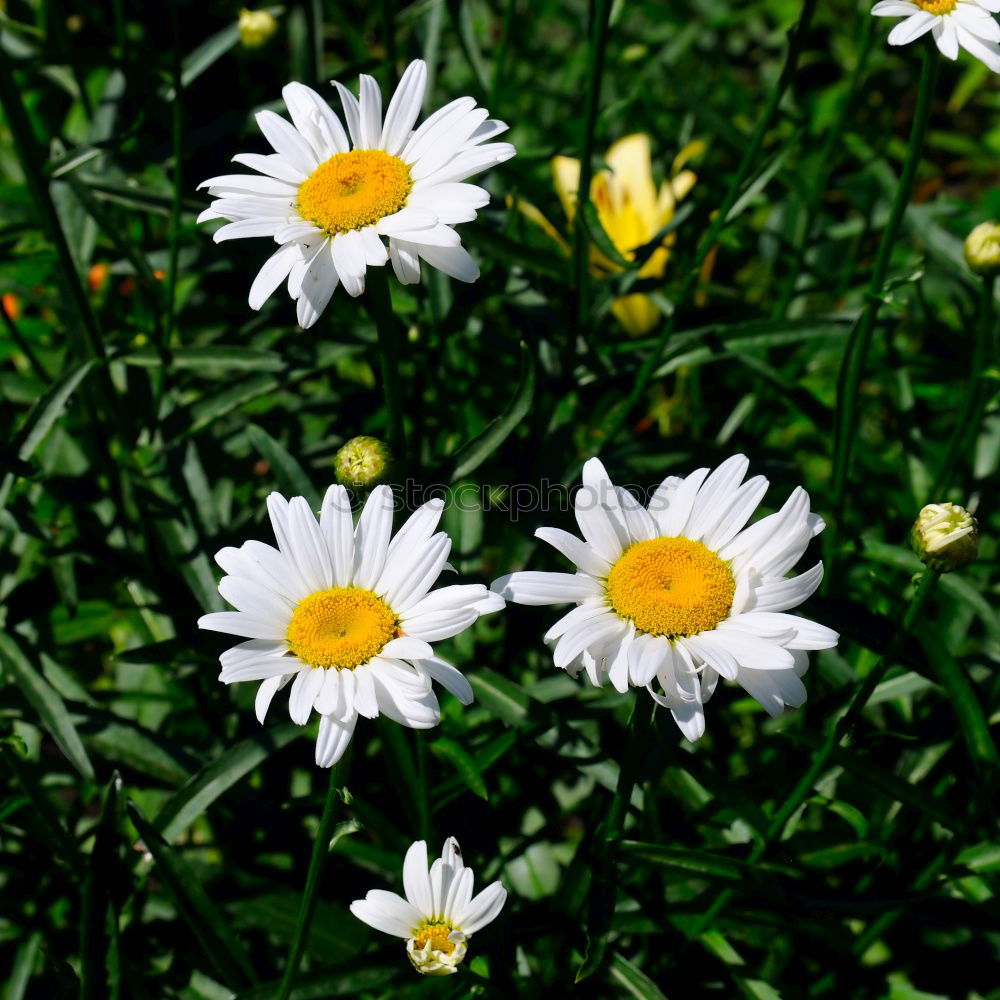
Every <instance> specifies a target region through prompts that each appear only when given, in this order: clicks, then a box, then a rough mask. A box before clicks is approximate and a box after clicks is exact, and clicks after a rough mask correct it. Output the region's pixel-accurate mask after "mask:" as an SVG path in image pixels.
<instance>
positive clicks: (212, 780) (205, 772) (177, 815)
mask: <svg viewBox="0 0 1000 1000" xmlns="http://www.w3.org/2000/svg"><path fill="white" fill-rule="evenodd" d="M301 731H302V729H301V727H300V726H293V725H291V724H289V725H285V726H279V727H278V728H277V729H269V730H265V731H264V732H262V733H260V734H259V735H258V736H254V737H252V738H251V739H248V740H244V741H243V742H242V743H237V744H236V746H234V747H231V748H230V749H229V750H227V751H226V752H225V753H224V754H222V755H221V756H220V757H218V758H216V760H214V761H213V762H212V763H211V764H209V765H208V766H207V767H204V768H202V770H201V771H199V772H198V773H197V774H195V775H193V776H192V777H191V778H190V779H189V780H188V782H187V783H186V784H185V785H184V786H183V787H182V788H180V789H179V790H178V791H177V793H176V794H175V795H173V796H172V797H171V798H169V799H168V800H167V801H166V803H165V804H164V806H163V808H162V809H161V810H160V812H159V814H158V815H157V817H156V819H155V820H153V825H154V826H155V827H156V828H157V829H158V830H159V831H160V833H162V834H163V837H164V839H165V840H168V841H172V840H176V838H177V837H178V836H180V834H181V833H183V832H184V831H185V830H186V829H187V828H188V827H189V826H190V825H191V824H192V823H193V822H194V821H195V820H196V819H197V818H198V817H199V816H200V815H201V814H202V813H203V812H205V810H206V809H207V808H208V807H209V806H210V805H211V804H212V803H213V802H215V800H216V799H218V798H219V797H220V796H221V795H223V794H224V793H225V792H226V791H228V790H229V789H230V788H232V787H233V785H235V784H236V783H237V782H238V781H239V780H240V779H241V778H243V777H244V775H246V774H249V772H250V771H252V770H253V769H254V768H255V767H256V766H257V765H258V764H260V763H261V762H262V761H264V760H266V759H267V758H268V757H269V756H270V755H271V754H272V753H274V752H275V751H276V750H280V749H281V748H282V747H284V746H286V745H287V744H289V743H290V742H291V741H292V740H293V739H294V738H295V737H296V736H297V735H298V734H299V733H301Z"/></svg>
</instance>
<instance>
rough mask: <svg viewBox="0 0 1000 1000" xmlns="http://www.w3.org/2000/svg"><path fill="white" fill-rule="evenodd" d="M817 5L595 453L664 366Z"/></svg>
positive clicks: (797, 32) (809, 6)
mask: <svg viewBox="0 0 1000 1000" xmlns="http://www.w3.org/2000/svg"><path fill="white" fill-rule="evenodd" d="M816 3H817V0H805V2H804V3H803V5H802V15H801V17H800V18H799V21H798V24H797V25H796V27H795V29H794V30H793V31H792V32H791V33H790V34H789V39H788V51H787V53H786V54H785V63H784V65H783V66H782V68H781V75H780V76H779V77H778V82H777V84H775V87H774V89H773V90H772V91H771V96H770V97H769V98H768V102H767V104H766V105H765V107H764V110H763V111H762V112H761V116H760V118H759V119H758V121H757V125H756V126H755V127H754V130H753V134H752V135H751V136H750V141H749V143H748V144H747V146H746V150H745V151H744V153H743V158H742V159H741V160H740V164H739V166H738V167H737V168H736V173H735V174H734V175H733V177H732V180H731V181H730V182H729V187H728V189H727V191H726V194H725V197H724V198H723V199H722V204H721V205H720V206H719V209H718V211H717V212H716V213H715V217H714V218H713V219H712V222H711V224H710V225H709V227H708V230H707V232H706V233H705V235H704V237H703V238H702V240H701V242H700V243H699V244H698V251H697V253H696V254H695V257H694V261H693V262H692V265H691V267H690V269H689V271H688V273H687V275H686V277H685V279H684V282H683V283H682V285H681V287H680V290H679V292H678V294H677V296H676V297H675V299H674V309H673V312H672V313H671V314H670V315H669V316H668V317H667V318H666V320H665V321H664V323H663V326H662V328H661V330H660V335H659V337H657V339H656V343H655V344H654V345H653V349H652V350H651V351H650V352H649V354H648V355H647V356H646V360H645V361H644V362H643V364H642V367H641V368H640V369H639V374H638V375H637V376H636V379H635V382H634V383H633V385H632V391H631V392H630V393H629V395H628V398H627V399H626V400H625V402H624V403H623V404H622V405H620V406H619V407H617V408H616V409H615V410H614V411H613V413H612V414H611V415H610V416H609V417H608V419H607V420H606V421H605V423H604V427H603V428H602V429H603V431H604V433H603V434H597V435H594V445H593V453H595V454H596V453H597V451H599V450H600V449H601V447H602V446H603V444H604V442H605V441H606V440H608V439H610V438H612V437H614V435H615V434H617V433H618V431H619V430H621V428H622V426H623V425H624V424H625V422H626V421H627V420H628V416H629V414H630V413H631V412H632V410H633V408H634V407H635V406H636V404H637V403H638V402H639V400H640V399H642V397H643V395H644V394H645V392H646V389H647V388H648V387H649V383H650V381H651V380H652V378H653V375H654V373H655V372H656V369H657V367H658V366H659V364H660V359H661V358H662V356H663V351H664V349H665V348H666V346H667V341H668V340H669V339H670V335H671V334H672V333H673V330H674V323H675V321H676V317H677V315H678V313H680V312H681V310H682V309H683V308H684V306H686V305H687V303H688V301H689V300H690V298H691V296H692V294H693V293H694V291H695V288H696V287H697V285H698V281H699V278H700V274H701V268H702V265H703V264H704V263H705V260H706V259H707V258H708V255H709V254H710V253H711V252H712V249H713V248H714V247H715V245H716V243H717V242H718V239H719V236H720V235H721V234H722V231H723V229H725V227H726V225H727V224H728V222H729V213H730V211H732V208H733V206H734V205H735V204H736V199H737V198H738V197H739V195H740V190H741V188H742V187H743V184H744V182H745V181H746V179H747V177H749V175H750V172H751V170H752V169H753V166H754V164H755V163H756V161H757V156H758V154H759V153H760V149H761V146H762V145H763V143H764V138H765V136H766V135H767V132H768V129H770V127H771V123H772V121H773V120H774V116H775V115H776V114H777V111H778V105H779V104H780V103H781V99H782V97H784V95H785V91H786V90H788V88H789V86H790V85H791V82H792V79H793V78H794V76H795V71H796V69H797V68H798V64H799V57H800V56H801V54H802V47H803V45H804V43H805V39H806V37H807V35H808V33H809V28H810V25H811V23H812V17H813V13H814V12H815V9H816Z"/></svg>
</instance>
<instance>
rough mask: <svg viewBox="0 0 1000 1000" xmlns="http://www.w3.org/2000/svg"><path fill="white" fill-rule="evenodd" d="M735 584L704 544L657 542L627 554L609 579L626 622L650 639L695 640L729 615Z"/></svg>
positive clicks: (640, 544)
mask: <svg viewBox="0 0 1000 1000" xmlns="http://www.w3.org/2000/svg"><path fill="white" fill-rule="evenodd" d="M735 592H736V582H735V581H734V580H733V573H732V570H730V568H729V566H728V565H727V564H726V563H724V562H723V561H722V560H721V559H720V558H719V557H718V556H717V555H716V554H715V553H714V552H712V551H711V550H710V549H707V548H706V547H705V546H704V545H702V544H701V542H693V541H691V539H690V538H654V539H652V540H651V541H648V542H638V543H636V544H635V545H632V546H631V547H630V548H628V549H626V551H625V553H624V555H622V556H621V557H620V558H619V559H618V561H617V562H616V563H615V564H614V566H612V567H611V572H610V573H609V574H608V598H609V599H610V601H611V607H612V609H613V610H614V612H615V613H616V614H617V615H618V616H619V617H621V618H626V619H628V620H629V621H632V622H634V623H635V627H636V628H637V629H638V630H639V631H640V632H646V633H648V634H649V635H657V636H665V637H666V638H668V639H674V638H676V637H677V636H685V635H696V634H697V633H698V632H705V631H707V630H709V629H713V628H715V626H716V625H718V624H719V622H721V621H722V620H723V618H725V617H726V616H727V615H728V614H729V609H730V608H731V607H732V605H733V594H734V593H735Z"/></svg>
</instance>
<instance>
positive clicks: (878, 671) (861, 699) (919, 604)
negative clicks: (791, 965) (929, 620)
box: [691, 569, 941, 939]
mask: <svg viewBox="0 0 1000 1000" xmlns="http://www.w3.org/2000/svg"><path fill="white" fill-rule="evenodd" d="M940 577H941V574H940V572H939V571H938V570H934V569H926V570H924V572H923V574H922V575H921V577H920V580H919V581H918V582H917V586H916V589H915V590H914V592H913V597H911V598H910V603H909V606H908V607H907V609H906V613H905V614H904V616H903V621H902V623H901V624H900V626H899V627H898V628H897V629H896V631H895V633H894V634H893V636H892V639H891V640H890V641H889V645H888V646H887V647H886V650H885V652H884V653H883V654H882V656H881V658H880V659H878V660H876V661H875V663H874V664H873V665H872V668H871V670H869V671H868V673H867V674H866V675H865V679H864V681H862V683H861V686H860V687H859V688H858V690H857V691H856V692H855V694H854V697H853V698H852V699H851V703H850V705H849V706H848V708H847V711H846V712H845V713H844V714H843V715H842V716H841V717H840V718H839V719H838V720H837V722H836V724H835V725H834V726H833V728H832V729H831V730H830V732H829V734H828V735H827V738H826V741H825V742H824V743H823V745H822V746H821V747H820V748H819V750H818V751H817V752H816V755H815V756H814V757H813V761H812V764H810V766H809V769H808V770H807V771H806V773H805V774H804V775H802V777H801V778H800V779H799V781H798V782H797V783H796V785H795V788H794V789H792V791H791V793H790V794H789V795H788V796H787V797H786V798H785V801H784V803H783V804H782V806H781V808H780V809H779V810H778V811H777V812H776V813H775V814H774V817H773V818H772V819H771V822H770V823H769V824H768V826H767V829H766V830H765V832H764V836H763V838H762V839H761V840H759V841H758V842H757V843H756V844H755V845H754V849H753V850H752V851H751V852H750V857H749V858H748V859H747V860H748V862H749V863H750V864H756V863H757V862H758V861H760V860H761V858H762V857H763V856H764V854H765V853H766V852H767V850H768V848H769V847H770V846H771V844H772V843H773V842H774V841H775V840H776V839H777V838H778V837H780V836H781V833H782V831H783V830H784V829H785V825H786V824H787V823H788V821H789V820H790V819H791V818H792V816H793V815H794V814H795V811H796V810H797V809H798V808H799V807H800V806H801V805H802V803H803V802H805V800H806V799H807V798H808V797H809V795H810V794H811V793H812V789H813V785H814V784H815V783H816V780H817V779H818V778H819V777H820V775H821V774H822V773H823V772H824V770H826V767H827V765H828V764H829V761H830V758H831V757H832V756H833V754H834V752H835V751H836V749H837V748H838V747H839V746H840V745H841V744H842V743H844V742H848V741H850V739H851V738H852V737H853V735H854V731H855V729H856V728H857V725H858V722H860V721H861V716H862V714H863V712H864V710H865V706H866V705H867V704H868V699H869V698H871V696H872V694H873V692H874V691H875V688H876V687H878V685H879V684H880V683H881V681H882V679H883V678H884V677H885V675H886V673H887V672H888V670H889V669H890V668H891V667H892V666H893V664H894V663H895V662H896V658H897V657H898V655H899V653H900V651H901V650H902V648H903V646H904V645H905V643H906V641H907V639H909V637H910V636H911V635H912V634H913V631H914V629H915V628H916V627H917V624H918V623H919V622H920V617H921V615H922V614H923V610H924V608H925V607H926V605H927V600H928V598H929V597H930V596H931V594H932V593H933V591H934V589H935V587H936V586H937V582H938V580H939V579H940ZM734 895H735V893H734V891H733V890H732V889H725V890H724V891H723V892H722V893H720V894H719V896H718V897H716V899H715V900H714V901H713V903H712V905H711V906H710V907H709V908H708V910H706V911H705V913H704V914H703V915H702V916H701V918H700V919H699V920H698V922H697V923H696V924H695V925H694V927H693V928H692V930H691V937H692V939H694V938H697V937H698V936H699V935H701V934H703V933H705V931H707V930H708V929H709V928H710V927H711V926H712V924H713V923H714V922H715V918H716V917H718V915H719V914H720V913H721V912H722V911H723V910H724V909H725V907H726V906H727V904H728V903H729V901H730V900H731V899H732V898H733V896H734Z"/></svg>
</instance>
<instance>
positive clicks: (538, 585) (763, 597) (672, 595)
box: [492, 455, 838, 740]
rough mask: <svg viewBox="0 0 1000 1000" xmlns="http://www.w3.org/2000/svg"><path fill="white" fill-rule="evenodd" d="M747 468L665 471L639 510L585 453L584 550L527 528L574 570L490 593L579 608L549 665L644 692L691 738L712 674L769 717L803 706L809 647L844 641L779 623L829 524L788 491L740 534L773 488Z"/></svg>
mask: <svg viewBox="0 0 1000 1000" xmlns="http://www.w3.org/2000/svg"><path fill="white" fill-rule="evenodd" d="M748 466H749V462H748V461H747V459H746V458H745V457H744V456H743V455H735V456H733V457H732V458H729V459H727V460H726V461H725V462H723V463H722V465H720V466H719V467H718V468H717V469H716V470H715V471H714V472H712V473H711V474H709V470H708V469H698V470H696V471H695V472H692V473H691V474H690V475H689V476H687V477H686V478H684V479H679V478H677V477H676V476H670V477H668V478H667V479H664V480H663V482H662V483H661V485H660V487H659V488H658V489H657V490H656V492H655V494H654V495H653V498H652V500H651V501H650V503H649V506H648V508H646V507H643V506H642V504H640V503H639V501H638V500H637V499H636V498H635V497H634V496H633V495H632V494H631V493H629V492H628V491H627V490H624V489H621V488H620V487H616V486H614V485H613V484H612V483H611V481H610V479H608V475H607V473H606V472H605V471H604V466H603V465H602V464H601V463H600V462H599V461H598V460H597V459H596V458H593V459H591V460H590V461H589V462H587V464H586V465H585V466H584V467H583V486H584V488H583V489H581V490H580V491H579V492H578V493H577V495H576V519H577V523H578V524H579V526H580V530H581V531H582V532H583V541H581V540H580V539H579V538H577V537H576V536H575V535H572V534H570V533H569V532H566V531H562V530H561V529H559V528H539V529H538V530H537V531H536V532H535V535H536V537H538V538H541V539H542V540H543V541H545V542H548V543H549V544H550V545H552V546H553V547H554V548H556V549H558V550H559V552H561V553H562V554H563V555H564V556H566V557H567V558H568V559H570V560H571V561H572V562H573V563H575V564H576V572H575V573H536V572H523V573H513V574H511V575H510V576H505V577H501V578H500V579H499V580H497V581H496V582H495V583H494V584H493V588H492V589H493V590H494V591H495V592H496V593H498V594H501V595H503V596H504V597H505V598H506V599H507V600H509V601H515V602H517V603H519V604H568V603H573V604H576V605H577V606H576V607H575V608H574V609H573V610H572V611H570V612H569V614H567V615H565V616H564V617H563V618H561V619H560V620H559V621H558V622H556V624H555V625H554V626H553V627H552V628H551V629H549V631H548V632H547V633H546V634H545V641H546V642H549V643H554V644H555V648H554V650H553V659H554V661H555V665H556V666H557V667H562V668H564V669H565V670H567V671H568V672H569V673H570V674H571V675H573V676H574V677H575V676H577V675H578V674H579V673H580V671H581V670H585V671H586V673H587V676H588V677H589V678H590V681H591V683H593V684H594V685H601V684H602V683H603V682H604V678H605V677H607V678H608V679H609V680H610V681H611V684H612V685H613V686H614V687H615V689H616V690H618V691H620V692H622V693H624V692H625V691H627V690H628V688H629V687H630V686H636V687H638V686H645V687H646V688H647V689H648V690H649V693H650V694H651V695H652V696H653V698H654V699H655V700H656V702H657V703H658V704H660V705H663V706H664V707H666V708H669V709H670V711H671V712H672V713H673V717H674V720H675V721H676V722H677V725H678V726H679V727H680V729H681V731H682V732H683V733H684V735H685V736H686V737H687V738H688V739H690V740H696V739H698V738H699V737H700V736H701V735H702V734H703V733H704V732H705V715H704V707H703V706H704V703H705V702H706V701H708V699H709V698H710V697H711V696H712V694H713V693H714V691H715V688H716V685H717V684H718V682H719V678H720V677H724V678H725V679H726V680H730V681H736V682H737V683H738V684H740V685H741V686H742V687H743V688H744V690H746V692H747V693H748V694H750V695H751V696H752V697H754V698H755V699H756V700H757V701H758V702H760V704H761V705H762V706H763V708H764V709H765V711H766V712H767V713H768V714H769V715H773V716H777V715H780V714H781V713H782V712H783V711H784V708H785V706H786V705H790V706H792V707H798V706H799V705H801V704H802V703H803V702H804V701H805V698H806V689H805V686H804V685H803V683H802V681H801V680H800V677H801V675H802V674H804V673H805V671H806V669H807V667H808V665H809V661H808V657H807V655H806V652H805V651H806V650H809V649H826V648H827V647H830V646H834V645H836V642H837V638H838V636H837V633H836V632H834V631H832V630H831V629H828V628H826V627H825V626H823V625H817V624H816V623H815V622H811V621H809V620H807V619H805V618H799V617H798V616H796V615H789V614H785V612H786V611H788V609H789V608H794V607H795V606H796V605H798V604H801V603H802V602H803V601H804V600H805V599H806V598H807V597H809V595H810V594H812V592H813V591H814V590H815V589H816V587H817V586H818V585H819V582H820V580H821V579H822V578H823V565H822V563H817V564H816V565H815V566H813V567H812V568H811V569H809V570H807V571H806V572H805V573H802V574H800V575H799V576H794V577H791V578H788V577H786V574H787V573H788V571H789V570H790V569H791V568H792V566H794V565H795V563H796V562H798V560H799V559H800V558H801V556H802V554H803V553H804V552H805V549H806V546H807V545H808V544H809V540H810V539H811V538H812V537H813V536H814V535H816V534H817V533H818V532H819V531H821V530H822V528H823V521H822V520H821V519H820V518H819V517H818V516H817V515H816V514H811V513H810V512H809V497H808V495H807V494H806V492H805V491H804V490H803V489H801V488H796V489H795V490H794V491H793V493H792V495H791V496H790V497H789V499H788V501H787V503H786V504H785V505H784V506H783V507H782V508H781V510H779V511H778V512H777V513H775V514H771V515H769V516H768V517H764V518H762V519H761V520H759V521H758V522H757V523H756V524H753V525H751V526H750V527H745V525H746V523H747V521H748V520H749V519H750V517H751V515H752V514H753V512H754V510H755V509H756V508H757V505H758V504H759V503H760V501H761V499H762V498H763V496H764V493H765V491H766V489H767V480H766V479H764V477H763V476H754V477H753V478H752V479H748V480H747V481H746V482H743V477H744V476H745V475H746V472H747V468H748ZM654 681H656V683H657V684H658V685H659V688H660V691H659V692H658V691H656V690H655V689H654V687H653V682H654Z"/></svg>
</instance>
